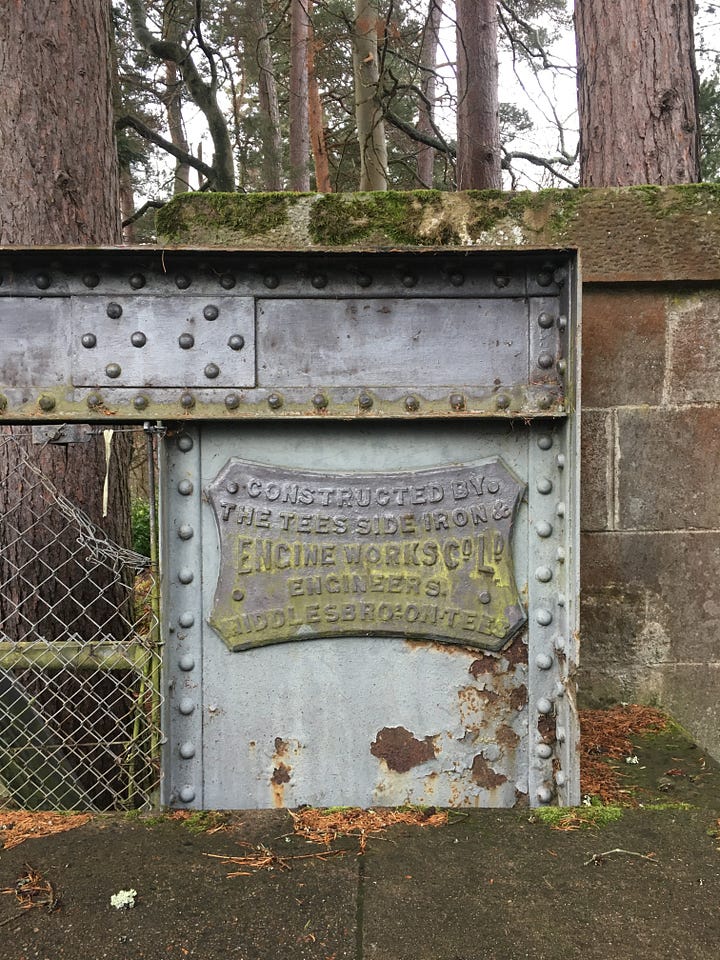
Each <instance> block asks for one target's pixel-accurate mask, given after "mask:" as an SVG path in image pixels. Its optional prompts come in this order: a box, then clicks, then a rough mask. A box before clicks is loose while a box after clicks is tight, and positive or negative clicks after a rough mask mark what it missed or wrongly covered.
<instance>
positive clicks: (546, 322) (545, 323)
mask: <svg viewBox="0 0 720 960" xmlns="http://www.w3.org/2000/svg"><path fill="white" fill-rule="evenodd" d="M554 323H555V317H553V315H552V314H551V313H546V312H545V311H544V310H543V312H542V313H541V314H540V316H539V317H538V324H539V326H541V327H542V328H543V330H547V329H549V328H550V327H551V326H552V325H553V324H554Z"/></svg>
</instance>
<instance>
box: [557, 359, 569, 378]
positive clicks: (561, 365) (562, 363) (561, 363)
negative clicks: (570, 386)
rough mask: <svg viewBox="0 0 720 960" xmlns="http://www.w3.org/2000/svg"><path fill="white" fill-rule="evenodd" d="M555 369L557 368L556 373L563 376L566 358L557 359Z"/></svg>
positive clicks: (565, 368)
mask: <svg viewBox="0 0 720 960" xmlns="http://www.w3.org/2000/svg"><path fill="white" fill-rule="evenodd" d="M557 369H558V373H559V374H561V375H562V376H564V375H565V371H566V370H567V360H558V362H557Z"/></svg>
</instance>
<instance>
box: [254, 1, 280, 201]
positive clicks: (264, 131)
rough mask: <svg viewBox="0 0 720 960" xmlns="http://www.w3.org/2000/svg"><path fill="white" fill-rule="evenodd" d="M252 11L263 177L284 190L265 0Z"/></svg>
mask: <svg viewBox="0 0 720 960" xmlns="http://www.w3.org/2000/svg"><path fill="white" fill-rule="evenodd" d="M253 10H254V11H255V13H254V15H252V14H251V13H250V12H249V11H248V12H247V13H246V22H247V25H248V45H249V48H250V50H251V51H252V50H254V51H255V56H256V58H257V65H258V102H259V105H260V117H261V123H260V136H261V137H262V145H263V150H262V167H263V181H264V187H265V189H266V190H282V188H283V165H282V137H281V129H280V106H279V104H278V93H277V83H276V82H275V68H274V65H273V59H272V50H271V49H270V39H269V37H268V25H267V19H266V17H265V3H264V0H259V2H258V3H257V4H255V5H254V6H253Z"/></svg>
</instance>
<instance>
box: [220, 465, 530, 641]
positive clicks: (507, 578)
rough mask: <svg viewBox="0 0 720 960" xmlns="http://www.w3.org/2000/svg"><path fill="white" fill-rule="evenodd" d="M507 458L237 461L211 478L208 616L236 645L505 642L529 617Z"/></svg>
mask: <svg viewBox="0 0 720 960" xmlns="http://www.w3.org/2000/svg"><path fill="white" fill-rule="evenodd" d="M523 492H524V484H522V483H521V482H520V481H519V480H518V478H517V477H516V476H515V475H514V474H513V472H512V471H511V470H510V469H509V468H508V467H507V466H506V465H505V464H504V463H503V462H502V460H501V459H500V458H497V457H496V458H493V459H489V460H485V461H482V462H478V463H474V464H467V465H462V466H452V467H445V468H442V469H436V470H416V471H412V472H403V473H390V472H387V473H376V474H356V473H347V472H346V473H327V472H322V473H320V472H312V471H303V470H278V469H277V468H273V467H268V466H266V465H263V464H259V463H252V462H249V461H246V460H238V459H231V460H230V461H229V462H228V463H227V464H226V465H225V466H224V467H223V469H222V470H221V471H220V473H219V474H218V476H217V477H216V478H215V479H214V480H213V481H212V483H210V484H209V485H208V487H207V497H208V500H209V501H210V504H211V506H212V508H213V512H214V514H215V520H216V523H217V527H218V532H219V538H220V574H219V578H218V583H217V587H216V590H215V600H214V605H213V610H212V613H211V614H210V624H211V625H212V627H213V628H214V629H215V630H216V632H217V633H219V634H220V636H221V637H222V638H223V640H224V641H225V643H226V644H227V646H228V647H229V648H230V649H231V650H236V651H238V650H250V649H253V648H255V647H259V646H264V645H267V644H270V643H282V642H285V641H288V640H303V641H307V640H311V639H313V638H316V637H329V636H357V635H363V634H367V635H375V636H398V637H407V638H412V637H418V638H423V639H427V640H438V641H442V642H447V643H462V644H465V645H466V646H471V647H484V648H487V649H491V650H496V649H500V648H501V647H503V646H504V645H505V644H506V643H507V641H508V640H509V639H510V638H511V637H513V636H514V635H515V634H516V633H517V631H518V630H519V629H520V627H522V625H523V624H524V622H525V619H526V618H525V611H524V609H523V607H522V605H521V602H520V596H519V594H518V591H517V587H516V585H515V577H514V569H513V559H512V527H513V521H514V518H515V516H516V513H517V508H518V504H519V501H520V498H521V496H522V494H523Z"/></svg>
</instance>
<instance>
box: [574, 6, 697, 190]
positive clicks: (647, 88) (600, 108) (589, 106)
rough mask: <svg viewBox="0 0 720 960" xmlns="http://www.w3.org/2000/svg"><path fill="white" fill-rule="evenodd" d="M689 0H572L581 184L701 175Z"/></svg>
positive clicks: (691, 179)
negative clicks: (576, 54)
mask: <svg viewBox="0 0 720 960" xmlns="http://www.w3.org/2000/svg"><path fill="white" fill-rule="evenodd" d="M693 9H694V7H693V2H692V0H643V2H642V3H626V2H624V0H576V3H575V24H576V38H577V51H578V105H579V112H580V181H581V183H582V185H583V186H589V187H595V186H626V185H630V184H643V183H653V184H669V183H695V182H697V181H698V180H699V179H700V168H699V160H698V155H699V150H698V142H699V124H698V115H697V75H696V72H695V53H694V41H693Z"/></svg>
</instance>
